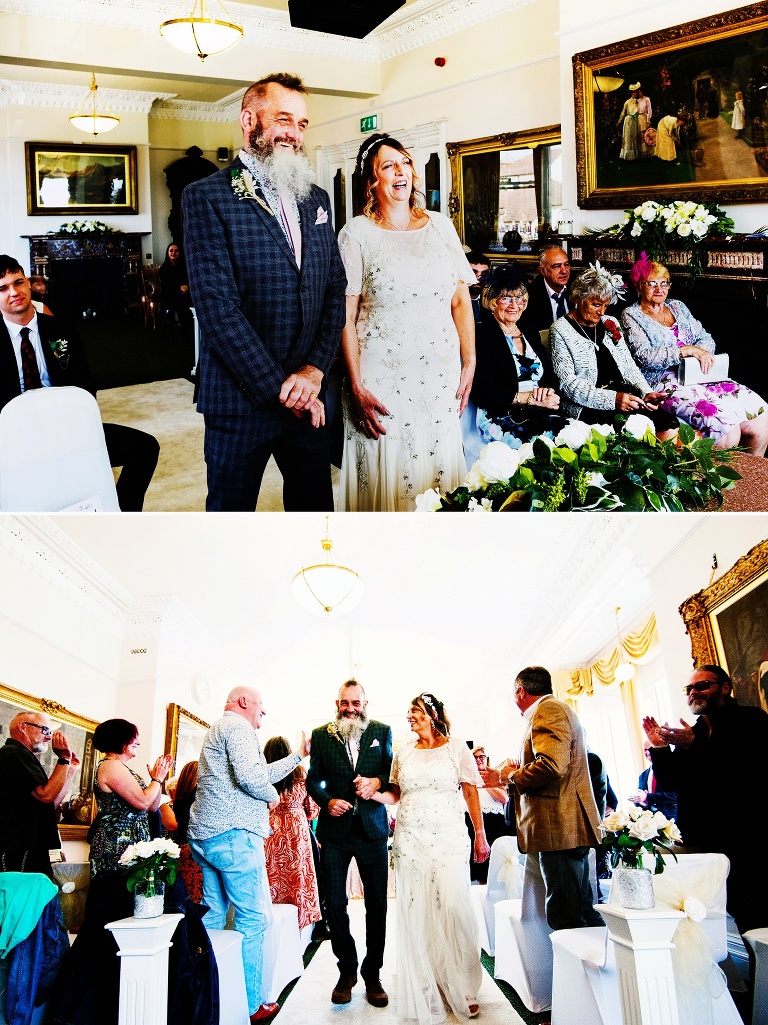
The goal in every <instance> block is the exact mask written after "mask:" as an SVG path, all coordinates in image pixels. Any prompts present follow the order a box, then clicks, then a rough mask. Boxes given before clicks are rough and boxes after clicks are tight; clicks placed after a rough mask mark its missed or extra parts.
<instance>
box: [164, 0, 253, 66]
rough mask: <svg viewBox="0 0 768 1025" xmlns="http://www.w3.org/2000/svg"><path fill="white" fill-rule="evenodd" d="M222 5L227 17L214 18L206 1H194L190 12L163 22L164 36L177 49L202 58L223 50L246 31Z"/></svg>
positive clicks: (232, 44) (240, 37) (202, 59)
mask: <svg viewBox="0 0 768 1025" xmlns="http://www.w3.org/2000/svg"><path fill="white" fill-rule="evenodd" d="M182 6H183V5H182ZM219 6H221V10H222V13H223V14H224V15H225V17H224V18H213V17H211V15H210V14H209V13H208V7H207V4H206V0H193V4H192V9H191V10H190V12H189V14H188V15H186V16H185V17H181V18H172V19H171V20H170V21H164V22H163V24H162V25H161V26H160V35H161V36H162V37H163V38H164V39H165V40H167V41H168V42H169V43H170V44H171V46H175V47H176V49H177V50H182V51H183V52H184V53H194V54H196V55H197V56H198V57H199V58H200V60H201V61H204V60H205V58H206V57H208V56H209V55H210V54H212V53H223V52H224V50H228V49H229V48H230V47H231V46H234V45H235V43H237V42H239V41H240V40H241V39H242V38H243V30H242V28H241V27H240V26H239V25H236V24H235V23H234V22H233V21H229V20H228V18H229V15H228V14H227V12H226V10H225V9H224V7H223V5H221V4H220V5H219Z"/></svg>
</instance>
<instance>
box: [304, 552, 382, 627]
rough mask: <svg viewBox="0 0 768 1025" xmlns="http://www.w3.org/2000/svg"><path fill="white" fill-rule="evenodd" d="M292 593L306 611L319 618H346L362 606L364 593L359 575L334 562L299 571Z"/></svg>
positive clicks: (306, 567)
mask: <svg viewBox="0 0 768 1025" xmlns="http://www.w3.org/2000/svg"><path fill="white" fill-rule="evenodd" d="M291 592H292V594H293V596H294V598H295V599H296V601H297V602H298V603H299V605H301V607H302V608H303V609H306V610H307V611H308V612H312V613H314V614H315V615H317V616H343V615H344V614H345V613H347V612H351V611H352V610H353V609H354V608H356V607H357V606H358V605H359V604H360V600H361V598H362V597H363V593H364V592H365V587H364V586H363V582H362V580H361V579H360V577H359V576H358V575H357V573H356V572H355V571H354V570H352V569H348V568H347V567H346V566H337V565H336V563H333V562H324V563H319V564H318V565H316V566H305V567H304V568H303V569H300V570H299V572H298V573H297V574H296V576H295V577H294V578H293V580H292V581H291Z"/></svg>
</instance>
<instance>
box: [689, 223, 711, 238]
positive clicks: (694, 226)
mask: <svg viewBox="0 0 768 1025" xmlns="http://www.w3.org/2000/svg"><path fill="white" fill-rule="evenodd" d="M691 231H692V232H693V234H694V235H696V236H697V237H698V238H701V237H702V235H706V233H707V226H706V224H705V223H704V221H691Z"/></svg>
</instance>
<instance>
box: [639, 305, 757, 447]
mask: <svg viewBox="0 0 768 1025" xmlns="http://www.w3.org/2000/svg"><path fill="white" fill-rule="evenodd" d="M667 306H668V308H669V310H670V312H671V313H672V315H673V317H674V318H675V323H674V324H673V325H672V327H664V326H663V325H662V324H659V323H658V322H657V321H655V320H653V319H652V318H651V317H649V316H648V315H647V314H646V313H643V311H642V310H641V309H640V304H639V303H635V305H634V306H630V307H629V309H627V310H625V311H624V313H623V314H622V316H621V323H622V326H623V327H624V330H625V331H626V333H627V342H628V343H629V347H630V349H631V351H632V355H633V356H634V357H635V360H636V362H637V364H638V366H639V367H640V368H641V370H642V371H643V374H644V375H645V377H646V378H647V379H648V382H649V383H650V384H651V386H652V387H653V389H654V391H663V392H666V394H667V398H666V399H665V400H664V401H663V402H662V403H661V406H662V407H663V408H664V409H667V410H669V412H670V413H674V414H675V416H676V417H678V419H680V420H684V421H685V422H686V423H687V424H690V425H691V427H693V429H694V430H696V431H699V432H700V433H701V435H702V436H703V437H705V438H713V439H714V440H715V441H719V440H720V438H722V437H724V436H725V435H726V434H728V432H729V431H731V430H733V428H734V427H738V426H739V424H742V423H744V421H745V420H751V419H753V418H754V417H756V416H759V415H760V413H762V412H764V411H765V410H766V409H768V405H767V404H766V402H765V400H764V399H762V398H761V397H760V396H759V395H758V394H757V393H756V392H753V391H752V390H751V389H750V388H747V387H745V386H744V385H743V384H738V383H737V382H736V381H730V380H729V381H718V382H715V383H713V384H692V385H681V384H679V383H678V374H677V371H678V367H679V366H680V362H681V359H682V357H681V356H680V349H682V348H683V346H684V345H697V346H699V348H701V349H706V351H707V352H711V353H714V351H715V342H714V339H713V338H712V336H711V335H710V334H709V332H707V331H705V330H704V327H703V326H702V324H701V323H700V322H699V321H698V320H696V318H695V317H694V316H693V315H692V314H691V312H690V310H689V309H688V307H687V306H686V305H685V304H684V303H681V302H680V301H679V300H677V299H670V300H669V302H668V303H667Z"/></svg>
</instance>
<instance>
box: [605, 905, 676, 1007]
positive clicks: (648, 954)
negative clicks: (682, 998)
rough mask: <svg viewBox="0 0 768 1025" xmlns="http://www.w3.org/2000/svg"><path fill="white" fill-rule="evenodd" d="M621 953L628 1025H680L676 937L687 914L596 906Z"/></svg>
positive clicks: (618, 958) (619, 965)
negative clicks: (674, 950) (674, 970)
mask: <svg viewBox="0 0 768 1025" xmlns="http://www.w3.org/2000/svg"><path fill="white" fill-rule="evenodd" d="M595 909H596V910H597V911H598V912H599V914H601V915H602V916H603V918H604V919H605V924H606V925H607V926H608V935H609V937H610V939H611V940H612V941H613V943H614V945H615V948H616V968H617V971H618V980H619V996H620V998H621V1016H622V1020H623V1023H624V1025H679V1021H680V1018H679V1015H678V1010H677V995H676V993H675V980H674V977H673V973H672V948H673V947H674V944H673V943H672V937H673V936H674V934H675V930H676V929H677V925H678V922H679V921H680V920H681V919H682V918H685V915H684V914H683V912H682V911H670V910H668V909H662V908H654V909H653V910H651V911H634V910H632V909H630V908H623V907H621V906H620V905H618V904H596V905H595Z"/></svg>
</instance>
